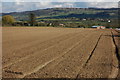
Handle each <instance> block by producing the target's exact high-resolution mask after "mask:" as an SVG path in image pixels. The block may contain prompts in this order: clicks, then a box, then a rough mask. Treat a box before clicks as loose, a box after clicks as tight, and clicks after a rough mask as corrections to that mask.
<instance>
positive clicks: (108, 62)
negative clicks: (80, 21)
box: [2, 27, 118, 79]
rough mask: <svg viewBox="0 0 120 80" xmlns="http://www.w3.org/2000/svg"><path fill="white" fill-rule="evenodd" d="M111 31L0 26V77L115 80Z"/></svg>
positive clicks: (112, 32)
mask: <svg viewBox="0 0 120 80" xmlns="http://www.w3.org/2000/svg"><path fill="white" fill-rule="evenodd" d="M115 33H116V32H115V31H114V30H109V29H108V30H107V29H106V30H97V29H80V28H52V27H51V28H47V27H44V28H42V27H38V28H37V27H29V28H28V27H21V28H20V27H11V28H9V27H3V42H2V44H3V46H2V47H3V62H2V64H3V72H2V73H3V78H72V79H79V78H115V77H117V75H118V59H117V57H116V46H115V42H114V37H113V35H114V34H115Z"/></svg>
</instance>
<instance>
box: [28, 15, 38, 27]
mask: <svg viewBox="0 0 120 80" xmlns="http://www.w3.org/2000/svg"><path fill="white" fill-rule="evenodd" d="M29 20H30V21H29V23H30V25H31V26H34V25H35V23H36V16H35V14H34V13H30V15H29Z"/></svg>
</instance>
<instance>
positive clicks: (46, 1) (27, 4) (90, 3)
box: [0, 0, 119, 13]
mask: <svg viewBox="0 0 120 80" xmlns="http://www.w3.org/2000/svg"><path fill="white" fill-rule="evenodd" d="M1 2H2V6H0V7H1V8H2V12H3V13H9V12H22V11H32V10H37V9H46V8H58V7H70V8H71V7H73V8H75V7H76V8H88V7H96V8H118V2H119V0H1Z"/></svg>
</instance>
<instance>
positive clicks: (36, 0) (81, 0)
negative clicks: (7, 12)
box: [2, 0, 119, 2]
mask: <svg viewBox="0 0 120 80" xmlns="http://www.w3.org/2000/svg"><path fill="white" fill-rule="evenodd" d="M2 2H119V0H44V1H43V0H2Z"/></svg>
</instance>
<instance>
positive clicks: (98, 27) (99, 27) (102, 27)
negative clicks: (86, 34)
mask: <svg viewBox="0 0 120 80" xmlns="http://www.w3.org/2000/svg"><path fill="white" fill-rule="evenodd" d="M92 28H97V29H106V27H105V26H92Z"/></svg>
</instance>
